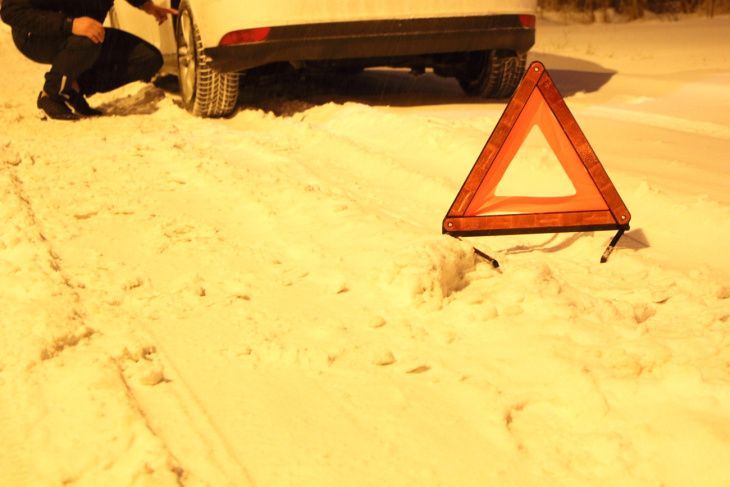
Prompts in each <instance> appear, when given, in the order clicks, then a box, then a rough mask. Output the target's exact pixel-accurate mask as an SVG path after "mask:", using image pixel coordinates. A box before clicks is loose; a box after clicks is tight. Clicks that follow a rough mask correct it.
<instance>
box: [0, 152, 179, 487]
mask: <svg viewBox="0 0 730 487" xmlns="http://www.w3.org/2000/svg"><path fill="white" fill-rule="evenodd" d="M5 148H6V149H7V148H8V145H7V144H6V145H5ZM2 162H7V161H0V202H1V203H2V205H1V206H0V221H1V222H2V224H1V225H2V233H1V234H0V270H2V272H0V289H2V293H1V294H0V309H3V314H4V317H3V322H2V326H0V438H2V439H3V453H2V455H0V485H3V486H8V487H23V486H37V485H56V484H60V483H64V484H65V483H70V482H75V481H81V482H83V481H88V480H89V479H94V480H95V481H96V480H99V478H98V475H99V473H100V472H101V471H106V472H107V473H105V474H104V475H105V476H109V478H108V479H107V480H108V483H107V485H118V482H119V478H124V477H125V475H130V476H132V477H134V476H135V475H138V474H139V475H141V476H145V477H147V476H149V478H151V479H156V482H157V485H179V476H180V475H181V471H180V470H179V469H178V468H177V467H176V462H175V460H174V458H173V457H171V455H170V454H169V452H168V451H167V450H166V448H165V446H164V445H163V444H161V442H160V441H159V438H157V437H156V435H155V433H154V432H153V431H152V430H151V429H150V428H149V427H148V425H147V424H146V422H145V420H144V416H143V415H141V412H140V411H139V410H138V409H137V408H136V407H135V405H134V401H133V398H132V397H131V396H130V395H129V394H127V392H126V388H125V385H124V381H123V380H122V377H121V371H120V370H118V369H117V367H116V364H115V362H114V361H113V360H111V358H110V356H109V355H107V354H106V353H105V352H104V351H103V349H101V348H98V347H96V346H94V343H93V340H92V337H94V336H95V331H94V330H92V329H91V328H90V327H88V326H87V325H86V323H85V319H84V313H83V303H82V302H81V297H80V295H79V294H78V292H77V291H78V290H77V289H76V288H75V286H74V284H73V282H72V279H70V278H69V276H68V275H67V273H66V272H65V271H64V269H63V267H62V265H63V261H62V259H61V258H60V257H59V256H58V255H57V254H56V252H55V251H54V248H53V245H52V243H51V242H50V241H49V240H48V239H47V238H46V237H45V236H44V231H43V228H44V225H43V220H42V216H39V215H37V214H36V208H35V207H34V205H33V192H32V188H31V190H30V191H28V188H26V187H25V183H24V181H23V179H22V178H21V177H20V175H19V172H20V171H18V170H17V169H16V168H14V167H11V166H14V165H15V164H11V165H8V164H3V163H2ZM18 163H20V161H18ZM31 186H32V185H31ZM6 281H7V282H6ZM71 391H73V393H71ZM118 424H124V425H125V426H126V428H127V430H126V431H125V432H124V433H123V434H119V435H109V434H108V433H109V432H110V431H113V430H114V429H115V428H118V427H119V426H117V425H118ZM68 450H71V451H73V453H71V454H70V455H71V457H70V458H72V460H69V461H67V462H61V461H59V460H58V457H59V452H61V451H64V454H66V453H65V452H66V451H68ZM129 459H132V464H135V463H137V466H139V467H140V470H139V471H137V472H133V471H131V470H130V471H128V472H126V473H122V474H121V477H119V478H116V479H113V480H112V478H111V477H114V475H115V474H113V473H110V472H112V471H117V472H120V471H122V470H124V469H125V468H126V465H125V463H126V462H128V461H129ZM140 463H141V464H142V465H139V464H140ZM130 468H131V469H133V468H134V466H132V467H130ZM145 469H148V470H149V471H145ZM117 475H119V473H117ZM130 478H131V477H130ZM160 481H161V483H160ZM115 482H116V483H115Z"/></svg>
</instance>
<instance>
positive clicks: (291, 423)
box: [0, 16, 730, 487]
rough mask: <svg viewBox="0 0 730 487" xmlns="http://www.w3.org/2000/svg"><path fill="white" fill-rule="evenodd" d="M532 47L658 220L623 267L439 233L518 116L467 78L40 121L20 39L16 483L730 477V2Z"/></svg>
mask: <svg viewBox="0 0 730 487" xmlns="http://www.w3.org/2000/svg"><path fill="white" fill-rule="evenodd" d="M530 59H531V60H541V61H542V62H543V63H544V64H545V65H546V66H547V68H548V70H549V72H550V74H551V76H552V77H553V79H554V80H555V82H556V84H557V86H558V88H559V89H560V90H561V92H562V93H563V95H564V96H565V98H566V102H567V104H568V106H569V107H570V108H571V110H572V112H573V114H574V115H575V117H576V119H577V121H578V123H579V124H580V126H581V128H582V129H583V131H584V133H585V135H586V137H587V138H588V140H589V141H590V142H591V145H592V146H593V148H594V149H595V151H596V153H597V155H598V157H599V159H600V160H601V162H602V163H603V165H604V167H605V168H606V170H607V172H608V174H609V175H610V176H611V179H612V180H613V182H614V184H615V186H616V188H617V189H618V191H619V193H620V194H621V196H622V198H623V200H624V201H625V203H626V205H627V206H628V208H629V210H630V211H631V213H632V222H631V225H632V229H631V231H630V232H628V233H627V234H626V236H624V238H623V239H622V240H621V242H620V244H619V246H618V247H617V249H616V250H615V252H614V253H613V255H612V256H611V258H610V260H609V262H608V263H606V264H599V257H600V255H601V253H602V252H603V250H604V248H605V247H606V245H607V244H608V241H609V240H610V238H611V237H612V232H595V233H579V234H571V233H564V234H557V235H553V234H543V235H523V236H504V237H482V238H472V239H468V240H469V242H468V243H467V242H459V241H457V240H455V239H453V238H450V237H447V236H442V235H441V230H440V228H441V221H442V219H443V217H444V215H445V213H446V211H447V210H448V208H449V206H450V205H451V203H452V201H453V199H454V197H455V196H456V193H457V191H458V190H459V188H460V186H461V184H462V183H463V181H464V179H465V178H466V175H467V174H468V172H469V170H470V169H471V167H472V166H473V164H474V162H475V160H476V157H477V156H478V154H479V152H480V151H481V149H482V147H483V145H484V143H485V142H486V140H487V138H488V137H489V135H490V133H491V131H492V129H493V128H494V125H495V124H496V122H497V120H498V119H499V117H500V115H501V113H502V110H503V109H504V107H505V103H504V102H501V103H497V102H482V101H479V100H475V99H469V98H465V97H464V96H463V95H462V94H461V92H460V90H459V88H458V86H457V84H456V83H455V82H453V81H451V80H444V79H439V78H436V77H434V76H432V75H424V76H421V77H419V78H415V77H412V76H410V75H409V74H407V73H403V72H399V71H382V70H374V71H367V72H365V73H362V74H360V75H357V76H353V77H346V76H342V77H332V78H328V79H319V80H310V81H306V80H305V81H298V80H287V81H284V82H281V83H279V84H277V85H276V86H274V87H273V88H263V87H249V88H248V89H247V91H246V93H245V94H244V96H243V101H242V105H241V107H240V110H239V111H238V112H237V113H236V115H235V116H234V117H232V118H230V119H226V120H203V119H196V118H193V117H191V116H190V115H188V114H187V113H186V112H185V111H184V110H183V109H181V108H180V106H179V103H178V99H177V97H176V96H175V95H174V94H173V93H169V92H165V91H163V90H162V89H160V88H156V87H153V86H150V85H144V84H135V85H132V86H129V87H126V88H124V89H122V90H118V91H116V92H114V93H110V94H106V95H97V96H95V97H93V98H92V99H91V100H90V101H91V104H92V106H100V107H101V109H102V110H104V111H105V112H106V113H107V114H108V115H109V116H106V117H103V118H100V119H95V120H83V121H80V122H77V123H58V122H42V121H40V120H37V119H36V117H35V98H36V96H37V93H38V90H39V88H40V86H41V83H42V76H43V73H44V71H45V68H44V67H43V66H39V65H35V64H33V63H31V62H29V61H26V60H25V59H24V58H22V56H21V55H20V54H18V53H17V52H16V50H15V48H14V47H13V46H12V42H11V40H10V35H9V31H8V29H7V27H6V26H4V25H3V26H2V27H0V63H1V64H2V65H3V73H4V76H3V89H2V91H1V92H0V125H1V126H2V131H1V132H0V225H1V227H0V228H1V229H2V231H1V232H0V309H2V314H1V315H0V316H1V317H0V438H2V443H3V448H2V451H0V485H3V486H9V487H15V486H26V485H27V486H57V485H73V486H99V485H104V486H109V487H112V486H120V487H126V486H167V485H170V486H175V485H185V486H202V485H209V486H215V487H218V486H245V485H255V486H289V485H291V486H310V485H311V486H315V485H316V486H342V485H348V486H375V485H388V486H405V485H418V486H460V487H463V486H485V485H499V486H515V487H518V486H519V487H529V486H546V485H550V486H596V485H602V486H617V487H618V486H620V487H628V486H637V487H639V486H640V487H646V486H653V487H658V486H665V487H675V486H686V487H692V486H703V487H712V486H716V487H720V486H727V485H730V467H729V466H728V464H727V459H728V458H730V336H729V335H728V329H729V328H730V320H729V319H730V299H729V298H730V258H729V257H728V255H730V176H729V175H728V154H730V17H729V16H723V17H717V18H715V19H712V20H710V19H705V18H687V19H682V20H680V21H679V22H670V21H666V20H662V19H653V20H647V21H640V22H634V23H630V24H595V25H564V24H561V23H560V22H559V21H557V20H553V21H550V20H546V19H541V20H540V21H539V23H538V41H537V45H536V46H535V49H534V51H533V52H532V53H531V58H530ZM543 149H544V148H540V147H537V148H532V147H525V148H524V149H523V150H524V151H528V152H527V153H526V154H525V153H521V154H522V157H523V158H524V157H525V155H526V156H528V157H527V158H528V159H529V158H530V157H529V156H530V155H532V156H534V157H533V159H534V160H535V161H537V162H538V163H536V164H533V165H532V166H530V165H529V164H527V165H525V166H524V167H523V166H520V167H518V168H516V169H515V170H517V171H521V172H519V173H517V177H518V178H519V177H520V176H521V177H522V179H523V180H524V182H525V185H534V184H536V182H539V181H536V180H539V177H537V176H536V175H538V174H539V170H540V167H541V164H539V162H541V161H543V160H544V161H546V163H547V162H548V160H549V159H550V158H549V157H548V156H549V155H548V156H546V155H545V154H544V150H543ZM472 245H474V246H476V247H478V248H479V249H481V250H483V251H485V252H487V253H489V254H491V255H493V256H494V257H496V258H497V259H498V260H499V261H500V263H501V268H500V269H494V268H492V267H491V266H490V265H489V264H488V263H486V262H485V261H483V260H481V259H479V258H478V257H475V255H474V253H473V251H472V247H471V246H472Z"/></svg>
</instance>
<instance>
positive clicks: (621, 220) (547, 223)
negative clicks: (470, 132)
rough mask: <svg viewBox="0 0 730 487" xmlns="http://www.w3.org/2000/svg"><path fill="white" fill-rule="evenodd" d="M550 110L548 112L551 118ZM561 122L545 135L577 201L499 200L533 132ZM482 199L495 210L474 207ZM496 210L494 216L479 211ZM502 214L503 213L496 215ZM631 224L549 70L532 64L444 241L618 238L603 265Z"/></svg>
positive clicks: (447, 220) (448, 222) (452, 214)
mask: <svg viewBox="0 0 730 487" xmlns="http://www.w3.org/2000/svg"><path fill="white" fill-rule="evenodd" d="M536 103H537V104H542V105H543V108H542V110H543V112H544V114H543V115H536V111H535V110H536V109H535V108H534V107H535V104H536ZM545 105H546V106H547V107H548V108H549V111H545V109H544V106H545ZM538 111H539V109H538ZM553 117H554V118H553ZM555 122H557V126H558V127H559V129H557V130H553V133H552V134H544V135H546V138H547V139H548V142H549V143H550V146H551V148H552V149H553V151H554V152H556V155H557V156H558V159H559V160H560V163H561V165H562V166H563V168H564V170H565V171H566V174H567V175H568V177H569V178H570V179H571V181H572V182H573V184H574V186H575V187H576V189H577V193H576V195H575V196H574V197H573V196H571V197H513V198H512V199H511V200H510V197H506V198H505V197H499V196H495V195H494V192H495V188H496V186H497V185H498V184H499V181H500V180H501V178H502V176H503V175H504V172H505V171H506V169H507V167H508V166H509V164H510V163H511V162H512V157H514V155H515V154H516V153H517V151H518V150H519V148H520V146H521V145H522V143H523V142H524V140H525V138H526V137H527V133H528V132H529V130H530V129H531V128H532V127H534V126H535V125H539V126H540V128H541V130H543V132H545V130H546V129H547V130H551V129H550V128H549V127H548V125H553V126H554V125H556V124H555ZM558 146H561V147H562V149H559V150H560V151H561V154H558V153H557V151H556V148H557V147H558ZM566 161H567V162H566ZM484 194H487V197H486V198H487V199H489V198H491V200H490V201H489V202H487V203H484V202H483V201H482V202H480V201H477V200H475V198H476V197H477V196H478V195H480V197H481V198H482V200H485V197H484ZM485 201H486V200H485ZM490 207H491V208H492V209H493V210H494V211H490V212H483V211H480V210H484V209H485V208H486V209H489V208H490ZM499 208H501V209H502V211H503V212H502V213H500V212H498V211H497V209H499ZM505 213H506V214H505ZM630 221H631V213H629V210H628V208H626V205H625V204H624V203H623V201H622V200H621V197H620V196H619V194H618V191H616V188H615V187H614V185H613V183H612V182H611V180H610V179H609V177H608V174H606V171H605V170H604V168H603V166H602V165H601V163H600V161H599V160H598V157H597V156H596V154H595V152H594V151H593V148H592V147H591V146H590V144H589V143H588V140H587V139H586V137H585V135H584V134H583V132H582V131H581V129H580V127H579V126H578V123H577V122H576V121H575V118H573V115H572V114H571V112H570V110H569V109H568V106H567V105H566V104H565V101H564V100H563V97H562V96H561V95H560V93H559V92H558V89H557V88H556V87H555V84H554V83H553V81H552V79H551V78H550V75H549V74H548V73H547V70H546V69H545V66H543V65H542V63H540V62H533V63H532V64H530V66H529V68H528V69H527V72H526V73H525V76H524V77H523V79H522V81H521V83H520V85H519V86H518V88H517V90H516V91H515V94H514V95H513V96H512V99H511V100H510V102H509V104H508V105H507V108H505V110H504V113H503V114H502V117H501V118H500V119H499V122H497V126H496V127H495V128H494V131H493V132H492V135H491V136H490V137H489V140H488V141H487V143H486V145H485V146H484V149H483V150H482V152H481V154H480V155H479V158H478V159H477V161H476V163H475V164H474V167H473V168H472V170H471V172H470V173H469V175H468V176H467V178H466V180H465V181H464V184H463V185H462V187H461V189H460V191H459V193H458V194H457V196H456V199H455V200H454V202H453V204H452V205H451V208H450V209H449V211H448V213H447V214H446V216H445V217H444V220H443V224H442V233H445V234H449V235H451V236H454V237H461V236H489V235H514V234H523V233H556V232H583V231H597V230H618V232H619V233H618V234H617V235H616V237H615V238H614V240H613V241H612V243H611V246H609V249H607V252H606V253H605V254H604V257H603V258H602V262H605V259H607V257H608V254H610V250H612V248H613V246H614V245H615V244H616V243H617V241H618V239H619V238H620V237H621V235H623V233H624V232H625V231H626V230H628V229H629V222H630Z"/></svg>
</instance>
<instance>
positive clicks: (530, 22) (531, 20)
mask: <svg viewBox="0 0 730 487" xmlns="http://www.w3.org/2000/svg"><path fill="white" fill-rule="evenodd" d="M520 24H522V27H524V28H525V29H534V28H535V16H534V15H520Z"/></svg>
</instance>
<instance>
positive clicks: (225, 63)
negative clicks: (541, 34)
mask: <svg viewBox="0 0 730 487" xmlns="http://www.w3.org/2000/svg"><path fill="white" fill-rule="evenodd" d="M156 3H158V4H160V5H162V6H165V7H172V8H176V9H178V10H179V12H180V14H179V15H177V16H175V18H174V19H172V21H167V22H164V23H163V24H161V25H159V26H158V24H157V23H156V22H155V21H154V19H153V18H152V17H150V16H148V15H146V14H144V13H143V12H141V11H140V10H137V9H135V8H134V7H132V6H130V5H129V4H128V3H127V2H125V1H124V0H117V1H116V3H115V6H114V9H113V10H112V12H111V13H110V17H109V23H110V25H111V26H112V27H116V28H119V29H122V30H126V31H129V32H131V33H133V34H136V35H138V36H139V37H141V38H143V39H145V40H147V41H148V42H150V43H152V44H153V45H155V46H156V47H158V48H159V49H160V51H161V52H162V54H163V56H164V57H165V65H166V68H163V69H165V70H166V71H167V72H173V73H176V74H177V75H178V77H179V80H180V91H181V95H182V99H183V103H184V105H185V107H186V108H187V109H188V110H189V111H190V112H192V113H194V114H195V115H199V116H224V115H227V114H229V113H231V112H232V111H233V110H234V109H235V107H236V101H237V98H238V87H239V83H238V81H239V74H240V73H242V72H247V71H248V72H252V71H254V72H255V69H256V68H259V67H262V66H266V65H272V64H276V63H289V64H291V65H292V66H295V67H297V68H306V67H317V68H326V69H343V68H344V69H361V68H367V67H375V66H391V67H408V68H412V69H414V70H416V71H423V70H425V69H427V68H431V69H433V72H434V73H436V74H438V75H442V76H453V77H455V78H456V79H458V81H459V83H460V84H461V86H462V88H463V89H464V90H465V92H466V93H468V94H470V95H475V96H482V97H486V98H497V99H499V98H507V97H509V96H510V95H511V94H512V92H513V91H514V90H515V89H516V88H517V85H518V84H519V82H520V79H521V77H522V75H523V74H524V70H525V60H526V54H527V51H528V50H529V49H530V48H531V47H532V45H533V44H534V42H535V12H536V8H537V6H536V3H537V0H509V1H504V0H317V1H314V0H310V1H307V0H266V1H265V2H250V1H246V0H156Z"/></svg>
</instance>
